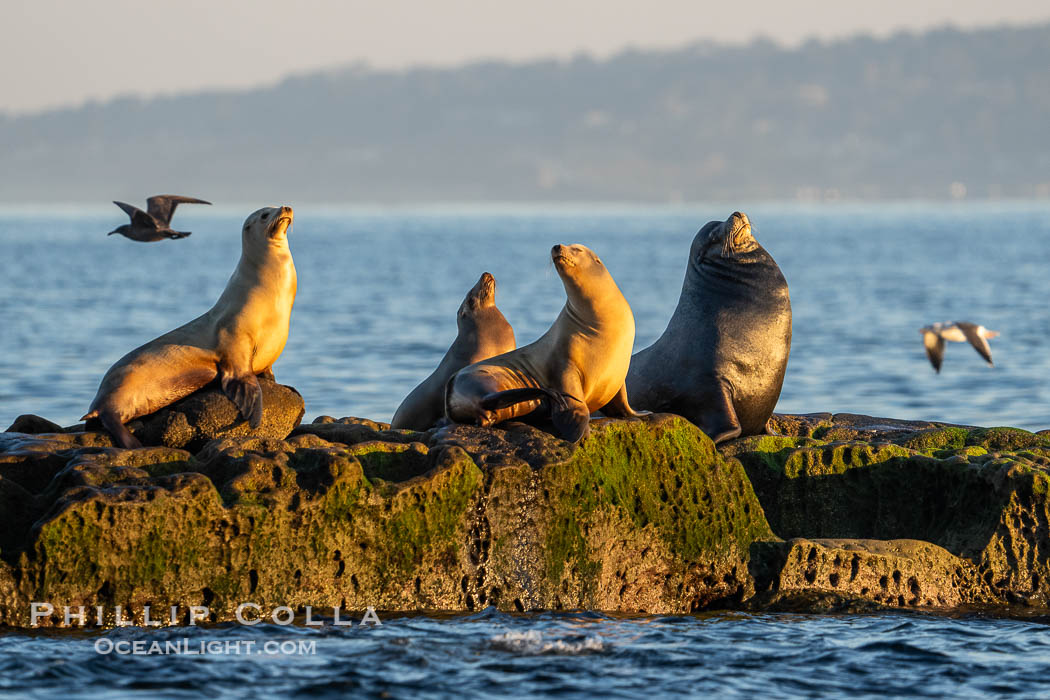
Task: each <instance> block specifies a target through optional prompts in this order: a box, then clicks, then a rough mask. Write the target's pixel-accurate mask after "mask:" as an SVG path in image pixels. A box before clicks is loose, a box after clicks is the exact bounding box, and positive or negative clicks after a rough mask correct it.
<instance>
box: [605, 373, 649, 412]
mask: <svg viewBox="0 0 1050 700" xmlns="http://www.w3.org/2000/svg"><path fill="white" fill-rule="evenodd" d="M600 410H601V412H602V414H604V415H606V416H608V417H609V418H638V417H640V416H647V415H650V413H651V412H650V411H640V412H639V411H635V410H634V409H633V408H631V404H630V402H629V401H628V400H627V383H626V382H624V385H623V386H621V387H620V390H619V391H618V392H616V396H614V397H612V400H611V401H609V403H607V404H605V405H604V406H602V407H601V409H600Z"/></svg>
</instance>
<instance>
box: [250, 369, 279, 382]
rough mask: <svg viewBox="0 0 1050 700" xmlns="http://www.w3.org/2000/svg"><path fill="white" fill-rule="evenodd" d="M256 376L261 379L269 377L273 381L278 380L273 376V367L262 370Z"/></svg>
mask: <svg viewBox="0 0 1050 700" xmlns="http://www.w3.org/2000/svg"><path fill="white" fill-rule="evenodd" d="M255 376H257V377H259V378H260V379H269V380H270V381H271V382H275V381H277V380H276V379H275V378H274V376H273V367H267V368H266V369H264V370H263V371H262V372H258V373H257V374H256V375H255Z"/></svg>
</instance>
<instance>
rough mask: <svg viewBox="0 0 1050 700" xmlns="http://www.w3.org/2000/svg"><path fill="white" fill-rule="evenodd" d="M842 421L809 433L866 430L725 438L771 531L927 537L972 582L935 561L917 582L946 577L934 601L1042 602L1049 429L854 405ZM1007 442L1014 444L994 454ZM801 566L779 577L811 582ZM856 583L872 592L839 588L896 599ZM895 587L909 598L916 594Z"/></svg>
mask: <svg viewBox="0 0 1050 700" xmlns="http://www.w3.org/2000/svg"><path fill="white" fill-rule="evenodd" d="M837 424H838V416H835V417H833V418H832V420H831V422H830V424H829V425H827V426H824V427H823V428H822V429H821V430H818V431H815V432H814V434H816V435H820V434H823V435H825V436H828V435H831V436H835V435H842V434H843V432H844V431H851V432H852V434H854V435H856V436H859V437H858V438H856V439H852V440H848V441H844V442H843V441H832V442H824V441H820V442H819V443H814V442H812V441H807V442H805V443H802V442H799V440H798V439H797V438H795V439H792V438H778V439H776V441H773V440H771V439H770V438H759V439H757V440H756V439H752V442H751V443H747V444H737V445H732V446H729V447H728V449H729V450H730V451H732V452H733V453H734V454H735V455H736V457H737V458H738V459H739V460H740V461H741V463H742V464H743V465H744V466H745V468H746V469H747V472H748V475H749V477H750V478H751V481H752V483H753V484H754V487H755V491H756V493H757V494H758V497H759V500H760V501H761V502H762V505H763V507H764V509H765V511H766V514H767V517H768V518H769V522H770V525H771V526H772V528H773V530H774V532H776V533H777V534H778V535H780V536H782V537H785V538H806V539H809V540H817V539H828V538H838V539H843V538H845V539H856V540H867V541H872V540H884V541H889V540H921V541H923V542H925V543H927V544H930V545H932V546H936V547H940V548H943V550H944V552H945V553H946V554H950V555H951V556H953V557H957V558H959V559H960V562H961V563H959V564H958V565H956V564H951V565H948V564H944V566H943V567H942V568H943V570H944V571H948V570H949V569H950V570H952V571H955V570H956V569H959V570H960V571H965V572H967V573H966V574H965V576H964V575H963V574H962V573H958V572H956V573H955V574H953V575H954V576H955V577H956V578H957V579H959V580H963V579H965V582H966V583H965V584H962V583H959V584H953V583H951V582H950V581H947V579H945V578H944V576H937V575H936V572H935V569H936V567H934V569H930V573H929V575H928V576H927V577H926V579H923V577H922V576H919V577H918V579H919V580H926V581H927V583H926V584H924V585H923V586H921V588H923V589H930V588H931V584H929V581H932V580H935V579H936V580H940V581H941V583H940V584H938V585H937V586H933V588H935V589H936V590H938V591H948V593H944V594H943V595H941V597H943V599H944V600H945V601H948V602H946V603H939V602H938V603H935V604H944V605H957V604H964V603H965V604H973V603H989V602H993V603H997V604H1012V603H1022V604H1025V605H1038V606H1043V605H1045V601H1046V600H1047V599H1048V597H1050V585H1048V578H1047V577H1048V575H1050V501H1048V497H1047V489H1048V486H1050V446H1048V445H1047V438H1046V436H1043V435H1037V434H1033V433H1028V432H1026V431H1022V430H1016V429H1013V428H991V429H986V428H964V427H960V426H946V425H943V424H941V425H938V424H930V423H925V424H924V423H922V422H917V421H893V420H890V419H877V418H867V419H866V417H864V416H856V415H852V414H849V415H848V416H847V418H846V420H845V421H844V425H842V426H839V425H837ZM1007 448H1010V449H1012V450H1013V451H1012V452H999V451H997V450H1006V449H1007ZM989 450H993V451H992V452H989ZM872 546H874V545H872ZM812 551H814V552H818V553H819V552H822V551H823V550H820V549H819V548H815V549H813V550H812ZM929 551H933V550H929ZM821 556H823V555H821ZM788 559H790V557H789V558H788ZM905 559H908V558H907V557H905V558H904V559H902V560H901V561H904V560H905ZM941 559H943V557H942V558H941ZM926 561H927V566H928V567H929V566H933V565H932V564H929V563H928V559H927V560H926ZM808 566H809V565H808V564H807V567H808ZM902 566H904V565H903V564H902ZM908 566H911V565H908ZM938 566H939V565H938ZM905 568H907V567H905ZM912 569H914V567H913V566H912ZM898 573H900V570H898ZM797 574H798V572H797V571H795V572H792V573H790V574H786V573H785V572H783V571H781V573H780V574H779V580H780V581H781V583H782V584H784V585H786V584H787V582H789V581H793V582H794V583H792V584H791V585H792V586H795V589H794V590H796V591H801V590H802V589H803V588H805V587H804V586H801V585H800V584H798V581H800V580H803V581H804V580H805V578H804V577H803V578H802V579H800V578H799V577H798V575H797ZM836 575H837V576H839V577H840V580H841V574H840V573H837V574H836ZM945 575H946V574H945ZM977 577H979V579H980V581H979V582H976V581H975V579H976V578H977ZM860 588H866V589H867V590H866V591H865V592H864V593H863V594H861V592H860V590H859V589H849V590H845V589H842V590H840V592H841V593H842V595H844V596H847V597H849V596H854V597H864V598H867V599H869V600H874V601H877V602H880V603H883V604H894V603H892V602H887V600H886V598H885V596H886V591H885V590H880V589H877V588H874V587H871V586H860ZM814 590H820V587H819V586H817V587H815V588H814ZM951 591H955V592H954V593H953V592H951ZM898 595H899V596H904V599H905V600H906V601H911V600H912V599H913V598H914V597H915V596H908V595H905V594H904V593H903V592H902V593H899V594H898ZM920 598H921V597H920ZM921 600H922V601H925V600H927V598H921ZM930 600H935V601H939V600H940V598H937V597H934V598H930ZM907 604H909V605H910V604H911V603H910V602H908V603H907ZM922 604H925V603H922Z"/></svg>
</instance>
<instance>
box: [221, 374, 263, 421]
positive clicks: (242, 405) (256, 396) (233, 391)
mask: <svg viewBox="0 0 1050 700" xmlns="http://www.w3.org/2000/svg"><path fill="white" fill-rule="evenodd" d="M222 390H223V392H224V393H225V394H226V396H227V398H229V399H230V401H233V403H234V405H235V406H237V410H239V411H240V412H241V415H242V416H244V417H245V418H247V419H248V425H250V426H251V427H252V428H258V427H259V425H261V424H262V411H263V406H262V387H260V386H259V379H258V378H257V377H256V376H255V375H254V374H248V375H246V376H243V377H234V376H233V375H232V374H226V373H225V372H224V373H223V374H222Z"/></svg>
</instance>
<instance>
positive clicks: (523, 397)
mask: <svg viewBox="0 0 1050 700" xmlns="http://www.w3.org/2000/svg"><path fill="white" fill-rule="evenodd" d="M554 393H556V392H553V391H551V390H550V389H540V388H538V387H528V388H525V389H507V390H506V391H497V392H495V393H492V394H486V395H485V396H483V397H482V399H481V401H480V405H481V407H482V408H484V409H485V410H486V411H498V410H499V409H501V408H507V407H508V406H513V405H514V404H516V403H523V402H525V401H538V400H540V399H546V398H550V396H551V394H554Z"/></svg>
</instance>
